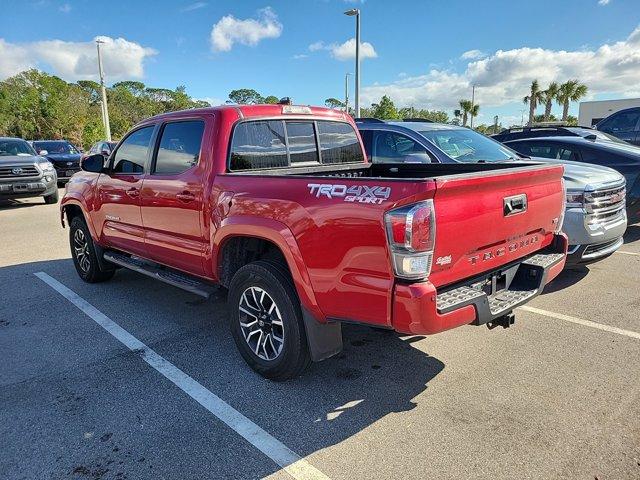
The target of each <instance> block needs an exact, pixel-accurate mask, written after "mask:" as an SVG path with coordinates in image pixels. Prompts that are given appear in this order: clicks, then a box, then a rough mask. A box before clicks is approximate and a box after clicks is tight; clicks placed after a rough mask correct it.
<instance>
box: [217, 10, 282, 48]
mask: <svg viewBox="0 0 640 480" xmlns="http://www.w3.org/2000/svg"><path fill="white" fill-rule="evenodd" d="M281 34H282V24H281V23H280V22H279V21H278V16H277V15H276V14H275V12H274V11H273V10H272V9H271V8H270V7H267V8H263V9H262V10H259V11H258V19H253V18H247V19H246V20H239V19H237V18H236V17H234V16H233V15H225V16H224V17H222V18H221V19H220V20H219V21H218V23H216V24H215V25H214V26H213V28H212V29H211V49H212V50H213V51H220V52H228V51H229V50H231V48H232V47H233V44H234V43H240V44H242V45H248V46H250V47H255V46H256V45H257V44H258V43H259V42H260V41H261V40H263V39H265V38H278V37H279V36H280V35H281Z"/></svg>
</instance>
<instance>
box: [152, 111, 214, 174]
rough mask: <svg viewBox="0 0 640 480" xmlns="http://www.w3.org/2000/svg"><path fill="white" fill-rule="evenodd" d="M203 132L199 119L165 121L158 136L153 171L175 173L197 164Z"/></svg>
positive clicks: (202, 123)
mask: <svg viewBox="0 0 640 480" xmlns="http://www.w3.org/2000/svg"><path fill="white" fill-rule="evenodd" d="M203 132H204V122H203V121H201V120H194V121H186V122H172V123H167V124H166V125H165V126H164V129H163V130H162V136H161V137H160V146H159V147H158V153H157V155H156V165H155V170H154V172H155V173H160V174H176V173H182V172H184V171H186V170H189V169H190V168H191V167H194V166H195V165H197V164H198V160H199V159H200V145H201V144H202V134H203Z"/></svg>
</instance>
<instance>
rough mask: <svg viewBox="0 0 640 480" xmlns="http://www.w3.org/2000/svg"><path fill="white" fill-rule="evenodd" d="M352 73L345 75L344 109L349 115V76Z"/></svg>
mask: <svg viewBox="0 0 640 480" xmlns="http://www.w3.org/2000/svg"><path fill="white" fill-rule="evenodd" d="M350 75H351V74H350V73H345V75H344V111H345V112H346V113H347V115H349V76H350Z"/></svg>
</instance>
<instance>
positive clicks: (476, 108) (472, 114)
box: [469, 103, 480, 124]
mask: <svg viewBox="0 0 640 480" xmlns="http://www.w3.org/2000/svg"><path fill="white" fill-rule="evenodd" d="M479 111H480V105H478V104H477V103H476V104H475V105H473V107H471V109H470V110H469V116H470V117H471V118H472V119H473V118H475V117H477V116H478V112H479ZM471 123H472V124H473V121H472V122H471Z"/></svg>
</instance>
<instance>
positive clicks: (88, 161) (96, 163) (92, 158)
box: [80, 153, 104, 173]
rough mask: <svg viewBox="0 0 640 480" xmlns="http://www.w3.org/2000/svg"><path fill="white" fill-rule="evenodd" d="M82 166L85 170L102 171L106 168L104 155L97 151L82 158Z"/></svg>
mask: <svg viewBox="0 0 640 480" xmlns="http://www.w3.org/2000/svg"><path fill="white" fill-rule="evenodd" d="M80 168H81V169H82V170H84V171H85V172H93V173H102V171H103V170H104V157H103V156H102V155H101V154H99V153H96V154H94V155H89V156H88V157H85V158H83V159H81V160H80Z"/></svg>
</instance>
